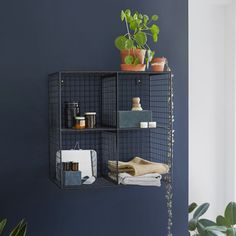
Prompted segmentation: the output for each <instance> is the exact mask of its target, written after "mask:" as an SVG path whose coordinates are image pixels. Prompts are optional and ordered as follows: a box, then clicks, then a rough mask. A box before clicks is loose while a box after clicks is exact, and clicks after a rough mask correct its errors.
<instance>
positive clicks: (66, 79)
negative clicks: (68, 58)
mask: <svg viewBox="0 0 236 236" xmlns="http://www.w3.org/2000/svg"><path fill="white" fill-rule="evenodd" d="M65 102H78V103H79V108H80V116H84V113H85V112H96V122H97V126H100V125H101V76H100V75H99V74H95V73H64V74H63V73H62V88H61V105H62V114H61V116H62V117H61V118H62V127H65V123H64V122H65V119H64V114H65V110H64V109H65Z"/></svg>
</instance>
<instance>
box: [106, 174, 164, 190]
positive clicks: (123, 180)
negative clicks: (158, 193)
mask: <svg viewBox="0 0 236 236" xmlns="http://www.w3.org/2000/svg"><path fill="white" fill-rule="evenodd" d="M108 176H109V177H110V178H111V179H113V180H115V181H116V180H117V179H116V178H117V176H116V174H115V173H111V172H110V173H108ZM161 177H162V176H161V175H160V174H158V173H152V174H145V175H140V176H132V175H130V174H128V173H119V174H118V184H124V185H140V186H157V187H160V186H161Z"/></svg>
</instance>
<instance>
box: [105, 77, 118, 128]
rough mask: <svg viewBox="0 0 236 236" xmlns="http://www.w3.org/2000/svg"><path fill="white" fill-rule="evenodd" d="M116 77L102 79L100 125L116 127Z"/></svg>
mask: <svg viewBox="0 0 236 236" xmlns="http://www.w3.org/2000/svg"><path fill="white" fill-rule="evenodd" d="M116 115H117V76H112V77H104V78H103V79H102V125H103V126H108V127H116Z"/></svg>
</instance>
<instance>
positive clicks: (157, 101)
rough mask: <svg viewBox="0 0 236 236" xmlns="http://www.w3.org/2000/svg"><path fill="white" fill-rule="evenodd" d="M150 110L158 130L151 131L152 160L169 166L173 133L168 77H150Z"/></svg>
mask: <svg viewBox="0 0 236 236" xmlns="http://www.w3.org/2000/svg"><path fill="white" fill-rule="evenodd" d="M150 110H152V115H153V121H156V122H157V129H151V130H150V140H151V144H150V156H151V160H153V161H158V162H162V163H166V164H169V162H168V159H169V151H170V138H171V132H172V130H171V129H172V127H171V123H172V117H171V114H172V113H171V83H170V79H169V77H168V75H162V76H161V77H160V76H158V75H155V76H150Z"/></svg>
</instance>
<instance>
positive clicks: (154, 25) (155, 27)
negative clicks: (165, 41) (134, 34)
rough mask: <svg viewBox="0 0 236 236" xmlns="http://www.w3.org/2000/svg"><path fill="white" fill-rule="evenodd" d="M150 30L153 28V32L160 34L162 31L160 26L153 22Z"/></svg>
mask: <svg viewBox="0 0 236 236" xmlns="http://www.w3.org/2000/svg"><path fill="white" fill-rule="evenodd" d="M150 30H151V32H152V34H159V32H160V28H159V27H158V26H157V25H156V24H153V25H152V26H151V27H150Z"/></svg>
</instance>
